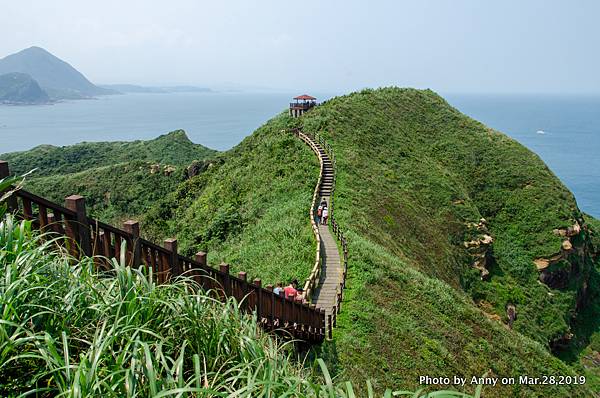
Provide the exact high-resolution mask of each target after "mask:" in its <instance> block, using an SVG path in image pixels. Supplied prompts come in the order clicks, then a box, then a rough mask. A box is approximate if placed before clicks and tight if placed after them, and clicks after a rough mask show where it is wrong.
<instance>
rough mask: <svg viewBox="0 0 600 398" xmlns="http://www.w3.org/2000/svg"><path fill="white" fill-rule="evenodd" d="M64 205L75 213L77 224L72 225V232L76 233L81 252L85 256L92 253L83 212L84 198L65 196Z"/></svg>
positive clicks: (88, 226)
mask: <svg viewBox="0 0 600 398" xmlns="http://www.w3.org/2000/svg"><path fill="white" fill-rule="evenodd" d="M65 207H66V208H67V209H69V210H72V211H74V212H75V213H76V219H75V221H76V222H77V225H76V226H74V227H72V228H73V229H74V231H73V233H75V234H76V236H75V240H76V242H77V243H78V244H79V247H80V248H81V251H82V252H83V253H82V254H84V255H86V256H88V257H89V256H91V255H92V245H91V238H90V224H89V221H88V217H87V214H86V212H85V199H84V198H83V196H81V195H71V196H67V198H65Z"/></svg>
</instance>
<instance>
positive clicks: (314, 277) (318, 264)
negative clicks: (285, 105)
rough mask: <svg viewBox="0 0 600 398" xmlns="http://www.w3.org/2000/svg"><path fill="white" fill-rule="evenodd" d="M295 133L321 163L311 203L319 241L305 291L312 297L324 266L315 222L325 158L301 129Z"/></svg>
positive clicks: (314, 225) (315, 229) (318, 237)
mask: <svg viewBox="0 0 600 398" xmlns="http://www.w3.org/2000/svg"><path fill="white" fill-rule="evenodd" d="M293 133H294V135H296V136H297V137H298V138H300V139H301V140H302V141H304V142H305V143H306V144H307V145H308V146H310V148H311V149H312V150H313V151H314V152H315V154H316V155H317V158H318V159H319V164H320V172H319V179H318V181H317V185H316V186H315V190H314V192H313V198H312V203H311V205H310V211H309V216H310V224H311V226H312V230H313V234H314V235H315V241H316V243H317V246H316V254H315V265H314V266H313V268H312V270H311V272H310V275H309V277H308V278H307V279H306V282H305V283H304V291H305V292H306V297H309V298H310V297H312V291H313V289H314V288H315V287H316V286H317V284H318V282H319V278H320V277H321V268H322V256H321V235H320V234H319V226H318V225H317V223H316V222H315V211H316V210H317V206H318V200H319V189H320V187H321V180H322V178H323V159H321V156H320V154H319V148H317V147H316V146H315V144H314V142H313V141H312V140H311V139H310V138H309V137H308V136H307V135H306V134H304V133H302V132H301V131H300V130H299V129H295V130H293Z"/></svg>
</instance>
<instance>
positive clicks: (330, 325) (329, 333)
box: [327, 314, 333, 340]
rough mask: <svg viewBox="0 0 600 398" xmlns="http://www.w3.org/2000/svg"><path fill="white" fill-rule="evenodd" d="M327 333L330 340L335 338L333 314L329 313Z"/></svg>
mask: <svg viewBox="0 0 600 398" xmlns="http://www.w3.org/2000/svg"><path fill="white" fill-rule="evenodd" d="M327 335H328V337H329V339H330V340H331V339H332V338H333V324H332V322H331V314H329V315H327Z"/></svg>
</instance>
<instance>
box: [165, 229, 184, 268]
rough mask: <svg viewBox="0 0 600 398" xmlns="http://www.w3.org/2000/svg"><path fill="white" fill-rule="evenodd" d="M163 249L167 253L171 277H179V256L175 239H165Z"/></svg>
mask: <svg viewBox="0 0 600 398" xmlns="http://www.w3.org/2000/svg"><path fill="white" fill-rule="evenodd" d="M165 249H167V250H168V251H169V267H170V268H171V269H170V274H171V277H174V276H179V275H181V266H180V264H179V254H178V253H177V239H174V238H170V239H165Z"/></svg>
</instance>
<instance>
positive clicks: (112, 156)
mask: <svg viewBox="0 0 600 398" xmlns="http://www.w3.org/2000/svg"><path fill="white" fill-rule="evenodd" d="M215 153H216V151H214V150H212V149H209V148H206V147H204V146H202V145H199V144H194V143H192V142H191V141H190V140H189V138H188V137H187V135H186V134H185V132H184V131H183V130H176V131H172V132H170V133H169V134H165V135H161V136H160V137H158V138H156V139H153V140H149V141H139V140H138V141H131V142H83V143H80V144H75V145H70V146H63V147H56V146H52V145H40V146H37V147H35V148H33V149H31V150H28V151H23V152H12V153H5V154H2V155H0V158H1V159H3V160H6V161H8V162H10V165H11V170H12V171H13V172H14V173H17V174H23V173H26V172H28V171H30V170H32V169H34V168H37V169H38V170H37V171H36V173H35V176H36V177H39V176H47V175H53V174H67V173H76V172H79V171H84V170H88V169H91V168H95V167H101V166H113V165H115V164H118V163H123V162H129V161H146V162H157V163H163V164H173V165H188V164H189V163H191V162H192V161H194V160H198V159H204V158H207V157H210V156H212V155H214V154H215Z"/></svg>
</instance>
